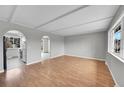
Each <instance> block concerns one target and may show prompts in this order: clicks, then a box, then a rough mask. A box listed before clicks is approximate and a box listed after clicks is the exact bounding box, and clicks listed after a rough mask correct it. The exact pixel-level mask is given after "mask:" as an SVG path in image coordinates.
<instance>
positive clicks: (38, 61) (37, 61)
mask: <svg viewBox="0 0 124 93" xmlns="http://www.w3.org/2000/svg"><path fill="white" fill-rule="evenodd" d="M42 61H43V60H42V59H41V60H36V61H33V62H30V63H27V64H26V65H32V64H36V63H40V62H42Z"/></svg>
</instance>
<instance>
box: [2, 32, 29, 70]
mask: <svg viewBox="0 0 124 93" xmlns="http://www.w3.org/2000/svg"><path fill="white" fill-rule="evenodd" d="M3 56H4V57H3V61H4V70H9V69H13V68H16V67H22V66H24V65H25V64H26V62H27V44H26V37H25V36H24V34H23V33H21V32H20V31H16V30H11V31H8V32H6V33H5V34H4V35H3Z"/></svg>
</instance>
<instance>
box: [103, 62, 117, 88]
mask: <svg viewBox="0 0 124 93" xmlns="http://www.w3.org/2000/svg"><path fill="white" fill-rule="evenodd" d="M105 64H106V65H107V67H108V69H109V71H110V73H111V76H112V78H113V80H114V83H115V86H114V87H119V85H118V83H117V81H116V79H115V77H114V75H113V73H112V72H111V69H110V67H109V65H108V63H107V62H105Z"/></svg>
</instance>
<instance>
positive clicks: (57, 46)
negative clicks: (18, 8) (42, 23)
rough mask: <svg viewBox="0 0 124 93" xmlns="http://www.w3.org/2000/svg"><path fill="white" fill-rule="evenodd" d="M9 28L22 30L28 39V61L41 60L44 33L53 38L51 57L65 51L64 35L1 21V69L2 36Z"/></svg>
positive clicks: (0, 64)
mask: <svg viewBox="0 0 124 93" xmlns="http://www.w3.org/2000/svg"><path fill="white" fill-rule="evenodd" d="M9 30H18V31H20V32H22V33H23V34H24V35H25V36H26V39H27V63H28V64H30V63H32V62H37V61H38V60H41V51H40V50H41V38H42V36H43V35H48V36H49V37H50V40H51V57H54V56H57V55H60V54H63V53H64V37H61V36H57V35H53V34H48V33H45V32H43V31H42V32H41V31H37V30H34V29H30V28H27V27H24V26H19V25H16V24H10V23H7V22H2V21H0V69H2V68H3V67H2V66H3V65H2V64H3V59H2V58H3V53H2V44H1V43H2V36H3V34H4V33H6V32H7V31H9Z"/></svg>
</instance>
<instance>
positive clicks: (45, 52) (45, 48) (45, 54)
mask: <svg viewBox="0 0 124 93" xmlns="http://www.w3.org/2000/svg"><path fill="white" fill-rule="evenodd" d="M49 57H50V38H49V36H43V37H42V39H41V58H42V59H48V58H49Z"/></svg>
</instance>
